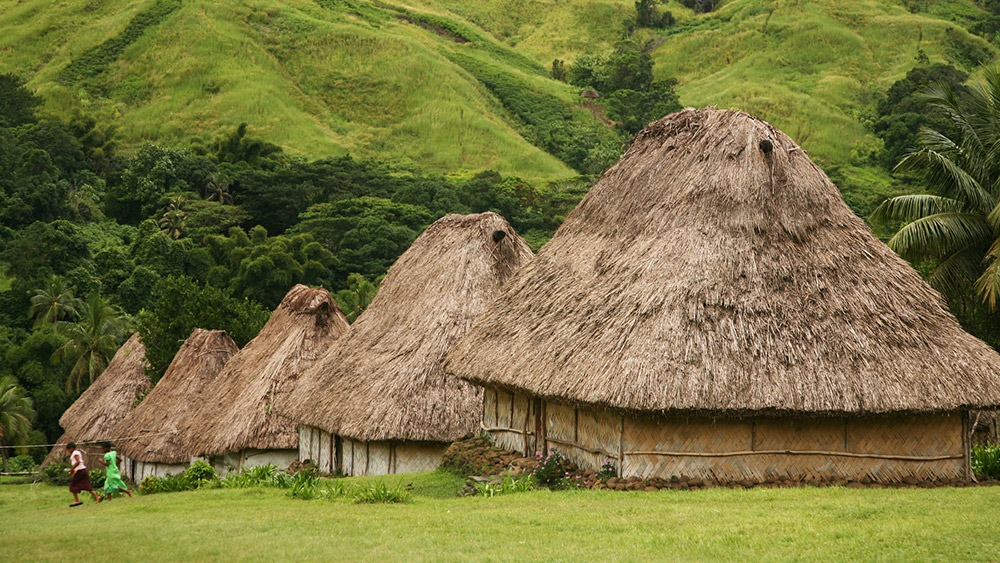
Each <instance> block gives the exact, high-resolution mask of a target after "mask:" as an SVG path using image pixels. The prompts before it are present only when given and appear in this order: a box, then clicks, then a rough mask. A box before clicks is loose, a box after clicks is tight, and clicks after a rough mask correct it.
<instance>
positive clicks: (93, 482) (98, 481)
mask: <svg viewBox="0 0 1000 563" xmlns="http://www.w3.org/2000/svg"><path fill="white" fill-rule="evenodd" d="M107 478H108V473H107V472H106V471H104V470H103V469H91V470H90V486H91V487H94V488H95V489H103V488H104V481H106V480H107Z"/></svg>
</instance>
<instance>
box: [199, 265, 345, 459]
mask: <svg viewBox="0 0 1000 563" xmlns="http://www.w3.org/2000/svg"><path fill="white" fill-rule="evenodd" d="M350 328H351V326H350V325H349V324H348V323H347V319H346V318H344V314H343V313H342V312H341V311H340V307H338V306H337V303H336V301H334V300H333V298H332V297H331V296H330V292H328V291H327V290H325V289H312V288H309V287H306V286H304V285H301V284H300V285H296V286H295V287H293V288H292V289H291V291H289V292H288V294H287V295H285V298H284V299H283V300H282V301H281V304H280V305H278V308H277V309H276V310H275V311H274V313H273V314H272V315H271V318H270V319H269V320H268V321H267V324H266V325H264V328H263V329H262V330H261V331H260V334H258V335H257V337H256V338H254V339H253V340H251V341H250V342H249V343H248V344H247V345H246V346H245V347H244V348H243V349H242V350H240V352H239V353H238V354H236V355H235V356H233V358H232V359H231V360H229V363H227V364H226V367H224V368H222V372H221V373H220V374H219V376H218V378H216V381H215V382H214V383H213V384H212V386H211V388H210V389H209V390H207V392H206V393H205V394H204V399H203V401H204V404H203V406H202V407H200V408H199V409H198V412H196V413H193V414H192V416H191V417H190V418H189V419H188V422H189V423H190V428H189V429H190V432H189V435H190V436H191V439H192V447H193V448H194V450H195V451H196V452H198V453H199V454H204V455H217V454H223V453H227V452H236V451H240V450H243V449H244V448H256V449H262V450H266V449H294V448H296V447H298V443H299V434H298V428H297V427H296V425H295V423H293V422H292V421H290V420H288V419H287V418H284V417H281V416H278V415H277V414H275V413H274V412H272V407H273V404H274V402H275V397H276V396H277V395H278V394H280V393H282V392H284V391H287V390H288V388H289V386H290V385H291V384H292V383H293V382H294V381H295V380H296V379H297V378H298V377H299V375H300V374H301V373H302V372H303V371H305V370H306V369H308V368H309V367H310V366H312V365H313V364H314V363H316V361H317V360H318V359H319V358H320V357H321V356H322V355H323V354H324V353H325V352H326V351H327V350H328V349H329V347H330V345H332V344H333V343H334V342H335V341H336V340H337V339H338V338H340V337H342V336H343V335H345V334H347V332H348V331H349V330H350Z"/></svg>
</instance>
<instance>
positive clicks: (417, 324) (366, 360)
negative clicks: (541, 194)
mask: <svg viewBox="0 0 1000 563" xmlns="http://www.w3.org/2000/svg"><path fill="white" fill-rule="evenodd" d="M530 257H531V249H530V248H528V245H527V244H526V243H525V242H524V240H523V239H522V238H521V237H520V236H518V235H517V233H515V232H514V229H513V228H511V226H510V225H509V224H508V223H507V221H505V220H504V218H503V217H501V216H499V215H497V214H496V213H481V214H478V215H448V216H447V217H444V218H442V219H439V220H438V221H436V222H435V223H434V224H433V225H431V226H430V227H428V228H427V230H426V231H425V232H424V233H423V234H422V235H420V237H419V238H417V240H416V241H414V243H413V246H411V247H410V248H409V250H407V251H406V252H405V253H403V255H402V256H400V258H399V260H397V261H396V263H395V264H393V266H392V268H390V269H389V273H388V274H387V275H386V277H385V279H384V280H383V281H382V285H381V288H380V289H379V292H378V295H377V296H376V297H375V300H374V301H373V302H372V304H371V305H370V306H369V307H368V309H367V310H366V311H365V312H364V313H363V314H362V315H361V316H360V317H358V320H357V321H355V323H354V325H353V326H352V327H351V333H350V334H349V335H348V336H347V337H346V338H343V339H341V340H340V341H339V342H338V343H337V345H336V346H334V347H333V348H332V349H331V350H330V352H329V353H328V354H327V355H326V356H324V357H323V359H321V360H320V361H319V362H318V363H317V364H316V365H314V366H313V367H312V368H311V369H310V370H308V371H307V372H306V373H305V374H304V375H303V376H302V378H300V380H299V383H298V384H297V385H296V387H295V389H294V390H293V391H292V392H291V394H290V396H289V397H288V400H287V401H286V400H282V401H281V402H279V403H278V412H279V413H281V414H284V415H286V416H288V417H290V418H292V419H293V420H295V421H297V422H299V423H302V424H305V425H307V426H314V427H318V428H322V429H324V430H326V431H328V432H333V433H336V434H341V435H343V436H348V437H351V438H355V439H359V440H387V439H393V440H421V441H449V440H454V439H457V438H460V437H462V436H465V435H468V434H470V433H472V432H474V431H476V430H477V429H478V427H479V421H480V419H481V416H482V415H481V411H482V394H481V392H480V391H479V390H477V389H476V388H475V387H473V386H472V385H469V384H468V383H465V382H464V381H459V380H458V379H456V378H453V377H450V376H447V375H445V374H444V372H442V371H441V365H440V363H441V359H442V358H443V357H444V355H445V353H446V352H447V351H448V348H449V347H450V346H451V344H452V343H453V342H454V341H455V340H457V339H458V338H459V337H461V336H462V335H463V334H464V333H465V331H466V330H468V328H469V326H470V325H471V324H472V320H473V319H474V318H475V316H476V315H478V314H479V313H480V312H482V311H483V310H484V309H485V308H486V306H487V304H488V303H489V302H490V301H492V300H493V298H494V297H495V296H496V295H497V293H498V292H499V288H500V285H501V284H502V283H503V282H504V281H505V280H506V279H507V278H508V277H510V275H511V274H512V273H513V272H514V271H515V270H517V268H518V267H519V266H520V265H521V264H522V263H524V262H525V261H527V260H528V259H529V258H530Z"/></svg>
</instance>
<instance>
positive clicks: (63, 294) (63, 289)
mask: <svg viewBox="0 0 1000 563" xmlns="http://www.w3.org/2000/svg"><path fill="white" fill-rule="evenodd" d="M82 307H83V302H82V301H81V300H79V299H77V298H76V297H75V296H74V295H73V287H72V286H70V285H69V284H67V283H66V280H65V278H63V277H62V276H52V277H51V278H49V281H48V283H47V284H46V286H45V287H44V288H42V289H36V290H35V295H34V296H32V298H31V309H29V310H28V316H29V317H33V318H34V319H35V326H36V327H37V326H41V325H44V324H51V325H53V326H55V324H56V323H58V322H59V321H61V320H64V319H67V318H70V317H76V316H77V314H78V311H79V310H80V309H81V308H82Z"/></svg>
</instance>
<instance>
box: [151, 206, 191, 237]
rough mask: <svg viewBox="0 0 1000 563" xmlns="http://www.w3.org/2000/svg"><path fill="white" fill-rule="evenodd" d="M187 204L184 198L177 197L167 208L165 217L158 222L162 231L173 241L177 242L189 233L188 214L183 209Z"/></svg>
mask: <svg viewBox="0 0 1000 563" xmlns="http://www.w3.org/2000/svg"><path fill="white" fill-rule="evenodd" d="M185 203H186V201H185V200H184V198H183V197H182V196H177V197H176V198H175V199H173V200H172V201H171V202H170V205H168V206H167V210H166V211H165V212H164V213H163V217H161V218H160V220H159V221H157V224H158V225H160V230H161V231H163V233H164V234H166V235H167V236H168V237H170V238H171V239H173V240H177V239H179V238H181V237H183V236H184V234H185V233H187V213H185V212H184V208H183V205H184V204H185Z"/></svg>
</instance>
